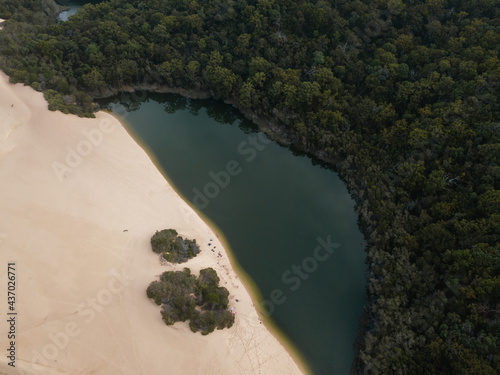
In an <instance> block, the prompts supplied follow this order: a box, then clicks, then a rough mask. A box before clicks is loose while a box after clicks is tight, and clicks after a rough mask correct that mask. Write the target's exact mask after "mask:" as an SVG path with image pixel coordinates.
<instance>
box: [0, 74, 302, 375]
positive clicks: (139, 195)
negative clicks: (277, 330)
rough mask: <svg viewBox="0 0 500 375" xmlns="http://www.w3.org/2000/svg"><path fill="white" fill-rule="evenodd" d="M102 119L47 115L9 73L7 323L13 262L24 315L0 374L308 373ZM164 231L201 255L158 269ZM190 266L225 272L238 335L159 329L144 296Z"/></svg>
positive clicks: (149, 169)
mask: <svg viewBox="0 0 500 375" xmlns="http://www.w3.org/2000/svg"><path fill="white" fill-rule="evenodd" d="M96 116H97V118H96V119H81V118H78V117H76V116H73V115H64V114H62V113H60V112H50V111H49V110H48V109H47V103H46V102H45V100H44V99H43V95H42V94H41V93H38V92H36V91H34V90H32V89H31V88H29V87H23V86H22V85H12V84H9V83H8V78H7V77H6V75H5V74H3V73H0V181H1V182H0V212H1V215H0V262H1V263H0V280H1V283H0V304H2V305H1V306H0V310H1V311H3V312H4V313H3V314H4V315H3V316H4V318H5V317H6V315H5V314H6V312H7V309H8V304H7V287H8V285H7V264H8V263H9V262H13V263H15V278H16V284H15V285H16V286H15V297H16V299H15V305H14V306H15V310H14V311H15V312H17V315H15V325H14V328H15V336H16V337H15V365H16V368H15V369H14V368H12V367H10V366H9V365H8V362H9V359H8V358H7V357H6V356H5V355H2V356H1V357H0V374H131V375H132V374H134V375H137V374H145V375H156V374H170V375H173V374H196V375H198V374H218V375H221V374H228V375H229V374H230V375H235V374H272V375H277V374H286V375H290V374H301V370H300V369H299V367H298V366H297V364H296V363H295V362H294V360H293V359H292V357H291V356H290V355H289V353H288V352H287V351H286V350H285V348H284V347H283V346H282V345H281V344H280V342H279V341H278V340H277V339H276V338H275V337H274V336H273V335H272V334H271V333H270V331H268V330H267V328H266V327H265V325H264V324H261V323H260V320H259V317H258V314H257V311H256V310H255V308H254V307H253V302H252V300H251V299H250V296H249V294H248V292H247V291H246V289H245V287H244V286H243V284H242V282H241V280H240V278H238V276H237V275H236V273H235V272H234V271H233V269H232V268H231V266H230V264H229V261H228V256H227V254H226V252H225V250H224V248H223V245H222V244H221V242H219V240H218V239H217V238H216V236H215V234H214V232H213V231H212V229H211V228H210V227H209V226H208V225H207V224H206V223H205V222H204V221H203V220H202V219H201V218H200V217H199V216H198V215H197V214H196V213H195V212H194V211H193V210H192V209H191V208H190V207H189V206H188V205H187V204H186V203H185V202H184V201H183V200H182V199H181V198H180V197H179V196H178V195H177V193H176V192H175V191H174V190H173V189H172V187H171V186H170V185H169V184H168V183H167V181H166V180H165V178H164V177H163V176H162V174H161V173H160V172H159V171H158V170H157V168H156V166H155V165H154V163H153V162H152V161H151V159H150V158H149V156H148V155H147V154H146V153H145V152H144V150H143V149H142V148H141V147H140V146H139V145H138V144H137V143H136V142H135V141H134V140H133V139H132V137H131V136H130V135H129V134H128V133H127V131H126V130H125V129H124V128H123V126H122V125H121V124H120V122H119V121H118V120H116V119H115V118H114V117H113V116H111V115H109V114H107V113H104V112H99V113H97V115H96ZM165 228H175V229H176V230H177V231H178V232H179V234H180V235H182V236H185V237H188V238H194V239H196V240H197V242H198V243H199V244H200V245H201V248H202V252H201V253H200V254H199V255H198V256H197V257H196V258H195V259H192V260H190V261H189V262H187V263H184V264H181V265H179V266H176V267H175V268H174V267H172V266H170V265H165V266H162V265H160V263H159V260H158V257H157V255H156V254H154V253H153V252H152V251H151V249H150V244H149V240H150V238H151V236H152V235H153V234H154V232H155V231H156V230H161V229H165ZM211 237H213V238H214V240H215V241H214V244H215V246H217V249H216V250H218V251H220V252H221V253H222V254H223V258H222V260H221V265H217V258H216V255H215V254H216V253H214V252H211V251H210V250H209V247H208V246H207V243H208V242H209V241H208V240H209V239H210V238H211ZM184 267H190V268H191V270H192V272H193V273H197V272H198V271H199V269H201V268H205V267H213V268H215V269H216V270H217V272H218V274H219V277H220V278H221V285H222V286H225V287H227V288H228V290H229V291H230V293H231V294H230V305H231V307H234V309H235V311H236V313H237V315H236V322H235V325H234V326H233V327H232V328H231V329H225V330H221V331H218V330H216V331H215V332H213V333H211V334H210V335H208V336H202V335H201V334H200V333H196V334H195V333H192V332H191V331H190V329H189V326H188V324H187V323H176V324H175V325H174V326H166V325H165V324H164V323H163V321H162V320H161V315H160V307H159V306H157V305H155V304H154V303H153V302H152V301H150V300H148V298H147V297H146V293H145V290H146V288H147V286H148V285H149V283H150V282H151V281H153V280H155V279H156V277H157V276H158V275H160V274H161V273H162V272H163V271H166V270H172V269H182V268H184ZM235 299H238V300H239V301H240V302H236V301H235ZM6 320H7V318H5V319H2V323H0V347H1V348H3V353H5V349H7V348H9V345H10V341H11V340H9V339H8V331H9V323H8V322H7V321H6Z"/></svg>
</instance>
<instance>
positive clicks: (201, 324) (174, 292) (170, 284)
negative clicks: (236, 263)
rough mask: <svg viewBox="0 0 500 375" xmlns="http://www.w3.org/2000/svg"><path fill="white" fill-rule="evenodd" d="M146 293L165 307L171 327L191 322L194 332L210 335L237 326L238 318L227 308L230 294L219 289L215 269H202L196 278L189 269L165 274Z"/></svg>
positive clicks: (165, 314)
mask: <svg viewBox="0 0 500 375" xmlns="http://www.w3.org/2000/svg"><path fill="white" fill-rule="evenodd" d="M146 293H147V295H148V297H149V298H152V299H153V300H154V301H155V302H156V304H158V305H161V307H162V309H161V314H162V318H163V321H164V322H165V324H167V325H172V324H174V323H175V322H185V321H186V320H190V323H189V327H190V328H191V331H193V332H197V331H201V334H202V335H207V334H209V333H210V332H212V331H213V330H214V329H215V328H217V329H223V328H225V327H227V328H230V327H231V326H232V325H233V323H234V315H233V314H231V312H230V311H229V310H228V309H227V306H228V303H229V298H228V297H229V291H228V290H227V289H226V288H224V287H220V286H219V277H218V276H217V272H215V270H214V269H213V268H205V269H203V270H201V271H200V276H199V277H196V276H194V275H192V274H191V271H190V270H189V268H184V270H183V271H175V272H174V271H167V272H164V273H163V274H162V275H161V276H160V280H158V281H153V282H152V283H151V284H149V287H148V289H147V291H146Z"/></svg>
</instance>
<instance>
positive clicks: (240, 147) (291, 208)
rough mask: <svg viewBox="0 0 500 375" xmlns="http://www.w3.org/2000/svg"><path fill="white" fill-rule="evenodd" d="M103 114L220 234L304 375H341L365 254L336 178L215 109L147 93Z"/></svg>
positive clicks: (348, 359) (358, 306)
mask: <svg viewBox="0 0 500 375" xmlns="http://www.w3.org/2000/svg"><path fill="white" fill-rule="evenodd" d="M122 99H123V96H122ZM109 106H110V108H111V109H112V110H113V111H114V112H115V113H117V114H121V115H122V116H123V117H124V118H125V119H126V121H127V122H128V124H129V126H130V130H131V131H132V133H135V136H136V137H137V139H138V140H140V141H142V142H143V144H144V145H145V146H146V147H147V148H149V150H150V151H151V152H152V153H153V154H154V155H155V157H156V158H157V159H158V161H159V163H160V165H161V168H163V170H164V171H165V173H166V175H167V176H168V178H169V179H170V181H171V183H173V184H174V185H175V187H176V188H177V190H178V191H179V192H180V193H181V194H182V195H183V196H184V198H185V199H186V200H187V201H188V202H189V203H190V204H191V205H192V206H193V207H195V208H197V209H199V211H201V212H202V213H203V214H204V215H206V216H207V217H208V218H210V219H211V220H212V221H213V222H215V223H216V224H217V225H218V227H219V228H220V229H221V230H222V231H223V232H224V235H225V236H226V238H227V240H228V241H229V244H230V246H231V250H232V251H233V253H234V256H235V258H236V259H237V261H238V262H239V263H240V265H241V266H242V267H243V269H244V270H245V271H246V272H247V273H248V275H249V276H250V277H251V278H252V279H253V280H254V282H255V283H256V285H257V287H258V288H259V290H260V293H261V295H262V297H263V299H264V300H266V302H262V301H261V306H262V308H263V310H264V311H267V312H269V315H270V318H271V319H272V320H273V321H274V322H275V323H276V325H277V326H278V327H279V328H280V329H281V330H282V331H283V333H284V334H285V335H286V336H287V337H288V338H289V339H290V340H291V342H292V343H293V344H294V345H295V346H296V347H297V348H298V350H299V352H300V353H302V355H303V356H304V358H305V359H306V361H307V362H308V364H309V365H310V367H311V368H312V370H313V371H314V373H315V374H348V373H349V370H350V367H351V363H352V360H353V344H354V341H355V339H356V335H357V332H358V326H359V324H358V323H359V318H360V315H361V312H362V306H363V303H364V296H365V293H364V288H365V278H364V271H365V265H364V257H365V254H364V247H363V245H362V241H363V237H362V234H361V233H360V231H359V229H358V227H357V223H356V217H357V215H356V213H355V212H354V203H353V201H352V200H351V198H350V196H349V194H348V193H347V190H346V188H345V186H344V184H343V183H342V182H341V181H340V179H339V178H338V176H337V174H336V173H334V172H333V171H331V170H328V169H325V168H323V167H321V166H320V165H317V164H316V165H315V163H313V162H312V160H311V159H310V158H309V157H306V156H303V155H296V154H294V153H293V152H292V151H291V150H290V149H289V148H285V147H281V146H279V145H277V144H276V143H274V142H270V141H269V140H268V138H267V137H266V136H265V135H264V134H263V133H260V132H258V131H256V130H255V128H254V127H253V126H252V124H251V123H250V122H249V121H247V120H245V119H243V118H242V117H240V116H239V115H238V114H237V112H236V111H235V110H233V109H232V108H231V107H229V106H227V105H224V104H223V103H218V102H214V101H201V100H196V101H195V100H189V99H184V98H182V97H180V96H176V95H168V94H162V95H158V94H151V95H148V96H147V97H146V98H142V99H141V100H135V101H133V102H130V101H128V103H126V104H125V105H124V103H119V102H118V101H114V102H111V103H110V104H109ZM125 108H127V109H125ZM158 229H163V228H158ZM321 241H323V243H325V242H326V243H327V245H326V246H323V247H321V246H320V244H321ZM332 243H335V244H338V245H332ZM318 246H319V247H318ZM325 247H326V248H327V249H325ZM237 297H238V296H236V298H237Z"/></svg>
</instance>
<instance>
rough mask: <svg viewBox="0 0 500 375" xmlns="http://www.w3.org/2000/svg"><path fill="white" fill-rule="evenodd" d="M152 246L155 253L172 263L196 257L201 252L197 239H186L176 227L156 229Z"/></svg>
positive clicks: (152, 238)
mask: <svg viewBox="0 0 500 375" xmlns="http://www.w3.org/2000/svg"><path fill="white" fill-rule="evenodd" d="M151 247H152V249H153V251H154V252H155V253H158V254H162V255H163V258H164V259H165V260H167V261H168V262H171V263H183V262H186V261H187V260H188V259H191V258H194V257H195V256H196V255H198V253H199V252H200V247H199V246H198V245H197V244H196V240H188V239H184V238H182V237H181V236H178V235H177V231H176V230H175V229H164V230H162V231H159V232H158V231H156V233H155V234H154V235H153V237H151Z"/></svg>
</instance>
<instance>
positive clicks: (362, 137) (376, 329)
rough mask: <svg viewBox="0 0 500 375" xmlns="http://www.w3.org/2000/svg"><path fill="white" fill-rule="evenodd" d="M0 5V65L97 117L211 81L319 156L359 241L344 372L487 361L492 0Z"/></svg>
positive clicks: (497, 131)
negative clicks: (106, 106) (102, 103)
mask: <svg viewBox="0 0 500 375" xmlns="http://www.w3.org/2000/svg"><path fill="white" fill-rule="evenodd" d="M52 9H53V2H52V0H42V1H40V0H38V1H35V0H3V1H2V2H0V17H1V18H5V19H7V20H8V21H7V22H5V23H4V24H3V25H4V28H3V31H2V32H0V67H1V69H2V70H4V71H5V72H6V73H7V74H8V75H9V76H10V79H11V81H12V82H23V83H25V84H29V85H31V86H32V87H33V88H35V89H36V90H39V91H43V92H44V93H45V97H46V99H47V101H48V102H49V108H51V109H59V110H61V111H63V112H66V113H68V112H71V113H77V114H79V115H83V116H92V112H93V111H95V110H96V109H97V108H98V107H97V106H96V105H95V104H94V99H96V98H100V97H105V96H109V95H111V94H115V93H117V92H119V91H121V90H123V89H125V88H127V89H128V88H131V87H132V88H150V89H152V90H154V89H157V88H160V87H163V88H175V89H184V90H186V92H202V93H207V94H209V95H211V96H213V97H215V98H220V99H223V100H225V101H226V102H228V103H231V104H233V105H234V106H236V107H237V108H239V109H240V110H241V111H242V113H244V114H245V115H246V116H248V117H249V118H251V119H252V120H254V121H255V122H257V123H258V124H260V125H261V126H262V128H263V129H264V130H265V131H266V132H268V133H269V134H270V135H271V136H272V137H274V138H275V139H279V140H281V141H283V142H287V143H292V144H293V145H294V146H295V147H297V148H299V149H301V150H303V151H305V152H308V153H310V154H313V155H315V156H316V157H318V158H320V159H322V160H323V161H325V162H327V163H329V164H330V165H332V166H333V167H334V168H336V170H337V171H338V172H339V174H340V176H341V178H342V179H343V180H344V181H345V183H346V184H347V186H348V187H349V189H350V192H351V194H352V196H353V198H354V199H355V201H356V205H357V209H358V211H359V223H360V226H361V228H362V230H363V233H364V235H365V237H366V240H367V249H366V250H367V258H366V262H367V265H368V270H369V274H368V278H367V292H368V299H369V300H368V305H367V307H366V310H367V314H366V318H365V320H364V321H363V324H362V325H363V331H362V333H361V338H360V345H359V348H358V349H357V351H358V352H357V357H356V358H357V359H356V362H355V364H354V370H353V371H354V372H356V373H360V374H498V373H500V253H499V249H498V237H499V234H500V191H499V182H500V164H499V162H500V123H499V119H500V113H499V107H498V105H499V103H498V98H499V93H500V89H499V81H500V64H499V59H498V53H499V50H500V7H499V2H498V0H469V1H463V0H462V1H459V0H455V1H452V0H427V1H423V0H406V1H401V0H378V1H368V0H335V1H333V0H332V1H323V0H206V1H201V0H198V1H196V0H169V1H166V0H142V1H140V0H109V1H102V2H100V3H98V4H95V5H93V4H88V5H85V6H84V7H83V8H81V9H80V10H79V11H78V13H77V14H76V15H75V16H73V17H71V18H70V19H69V20H68V21H67V22H64V23H58V22H57V20H56V18H55V16H54V13H53V10H52Z"/></svg>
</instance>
